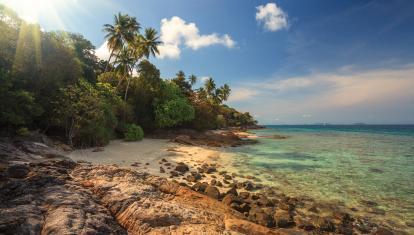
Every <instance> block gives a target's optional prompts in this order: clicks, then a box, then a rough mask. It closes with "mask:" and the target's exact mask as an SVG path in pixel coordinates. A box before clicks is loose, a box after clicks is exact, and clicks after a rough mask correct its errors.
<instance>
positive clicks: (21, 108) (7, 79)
mask: <svg viewBox="0 0 414 235" xmlns="http://www.w3.org/2000/svg"><path fill="white" fill-rule="evenodd" d="M41 113H42V108H41V107H40V106H39V105H38V104H36V102H35V98H34V96H33V94H32V93H30V92H28V91H26V90H23V89H20V88H17V87H16V85H15V82H14V81H13V80H12V78H11V76H10V75H9V73H6V72H4V71H2V70H0V127H1V128H2V129H3V128H9V127H11V128H16V127H18V126H28V125H31V124H32V122H33V120H34V118H36V117H38V116H40V114H41Z"/></svg>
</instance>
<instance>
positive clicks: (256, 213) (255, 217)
mask: <svg viewBox="0 0 414 235" xmlns="http://www.w3.org/2000/svg"><path fill="white" fill-rule="evenodd" d="M248 219H249V220H251V221H253V222H255V223H258V224H260V225H263V226H266V227H269V228H271V227H274V226H275V221H274V220H273V218H272V216H271V215H269V214H267V213H265V212H264V211H263V210H262V209H260V208H257V207H255V208H252V209H250V211H249V217H248Z"/></svg>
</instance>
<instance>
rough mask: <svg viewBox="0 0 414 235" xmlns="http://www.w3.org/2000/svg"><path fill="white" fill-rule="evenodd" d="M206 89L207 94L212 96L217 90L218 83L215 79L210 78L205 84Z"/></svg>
mask: <svg viewBox="0 0 414 235" xmlns="http://www.w3.org/2000/svg"><path fill="white" fill-rule="evenodd" d="M204 89H205V90H206V92H207V94H208V95H210V96H212V95H213V91H214V89H216V83H215V82H214V80H213V78H209V79H207V80H206V82H205V83H204Z"/></svg>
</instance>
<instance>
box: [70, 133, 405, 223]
mask: <svg viewBox="0 0 414 235" xmlns="http://www.w3.org/2000/svg"><path fill="white" fill-rule="evenodd" d="M387 128H388V127H387ZM388 129H389V128H388ZM388 129H386V130H387V131H389V130H388ZM390 130H391V133H385V132H383V131H382V130H381V129H379V130H377V129H374V131H372V130H369V131H363V132H362V133H360V132H355V130H352V129H350V130H348V129H345V131H344V130H340V131H338V130H329V129H328V131H326V132H323V131H322V132H321V131H320V130H319V129H318V130H317V132H316V131H314V130H307V129H306V128H305V131H304V130H302V129H301V130H296V129H294V130H293V131H291V130H285V129H283V128H281V129H280V128H279V129H278V131H277V132H274V131H272V129H263V130H257V131H249V132H243V131H234V133H235V134H237V135H238V136H239V137H241V138H246V139H254V140H260V142H259V144H254V145H242V146H239V147H211V146H202V145H188V144H187V145H186V144H179V143H176V142H173V141H170V140H166V139H144V140H143V141H142V142H124V141H120V140H117V141H113V142H111V143H110V144H109V145H108V146H106V147H104V148H103V149H98V150H100V151H96V150H97V149H96V148H90V149H83V150H75V151H73V152H71V153H70V154H69V155H68V156H69V157H70V158H72V159H73V160H75V161H77V160H81V161H89V162H92V163H94V164H116V166H119V167H124V168H128V169H133V170H136V171H142V172H147V173H150V174H152V175H157V176H160V177H164V178H167V179H169V180H172V181H175V182H177V183H180V184H181V185H184V186H188V187H193V188H196V189H197V187H199V186H200V184H207V185H212V186H215V187H217V189H218V191H219V192H220V193H221V194H225V193H226V192H227V191H228V190H230V189H231V188H233V187H235V188H237V191H238V192H251V193H269V192H272V193H273V192H275V193H277V194H279V195H287V196H289V197H294V198H299V200H300V201H301V202H305V204H306V203H307V204H309V205H308V207H312V206H311V204H316V205H318V207H319V209H318V210H317V211H318V212H321V211H324V212H323V213H325V215H329V216H332V215H333V213H332V211H335V210H339V211H343V212H345V213H349V214H351V215H353V216H357V217H361V218H369V220H370V221H375V222H376V223H379V224H384V225H386V226H387V227H391V228H394V229H396V230H401V231H404V230H405V231H412V222H410V221H412V218H413V213H412V210H411V209H410V208H411V206H412V202H411V199H410V197H409V194H410V193H409V191H410V190H411V189H410V186H409V185H410V184H411V183H410V182H409V174H411V173H410V172H412V171H410V167H411V166H410V164H409V163H406V164H405V165H401V166H400V167H399V169H400V173H399V174H400V177H399V178H398V179H397V178H394V176H393V175H390V174H391V172H392V168H391V167H392V166H393V165H395V164H398V161H397V160H396V159H395V160H392V161H397V162H395V163H393V164H392V165H388V166H387V165H384V164H383V162H385V161H387V162H390V161H391V159H390V158H389V156H390V155H391V156H395V157H394V158H396V157H401V160H399V162H400V164H404V161H407V160H408V161H409V159H410V158H407V157H408V154H409V151H410V150H409V149H410V144H409V143H410V140H411V139H412V137H411V132H408V135H407V134H404V133H402V134H400V133H399V132H397V133H394V132H393V128H391V129H390ZM371 132H373V133H371ZM378 142H380V143H381V145H377V143H378ZM313 143H314V144H313ZM394 143H395V144H394ZM397 143H398V145H396V144H397ZM404 143H406V145H403V144H404ZM333 146H336V149H332V147H333ZM369 146H378V147H377V148H369ZM380 147H382V148H380ZM397 149H398V150H397ZM94 151H95V152H94ZM404 151H406V152H404ZM393 153H394V154H396V155H393ZM405 159H406V160H405ZM177 166H179V167H178V169H180V166H185V167H184V169H185V170H183V171H180V170H178V171H177V170H176V167H177ZM187 167H188V169H186V168H187ZM351 172H353V173H352V174H351ZM340 174H345V175H344V176H342V177H340ZM397 180H398V181H399V182H404V184H401V185H399V184H398V183H396V182H397ZM407 180H408V181H407ZM391 185H394V186H393V187H394V189H393V190H392V191H387V190H386V188H388V187H390V186H391ZM381 187H382V188H381ZM322 208H323V209H322ZM306 213H307V212H306V211H305V214H306Z"/></svg>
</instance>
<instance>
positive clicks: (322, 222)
mask: <svg viewBox="0 0 414 235" xmlns="http://www.w3.org/2000/svg"><path fill="white" fill-rule="evenodd" d="M316 227H317V228H318V229H319V230H320V231H323V232H335V224H334V223H333V222H332V221H331V220H330V219H328V218H319V219H318V220H316Z"/></svg>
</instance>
